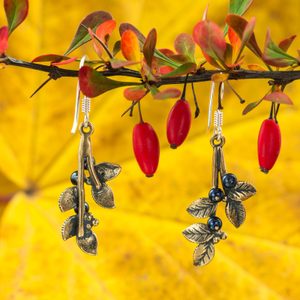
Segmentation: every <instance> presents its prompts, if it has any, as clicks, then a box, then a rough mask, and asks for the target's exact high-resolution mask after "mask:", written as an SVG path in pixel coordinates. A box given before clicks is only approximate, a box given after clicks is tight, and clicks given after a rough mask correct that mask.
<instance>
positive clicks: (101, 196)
mask: <svg viewBox="0 0 300 300" xmlns="http://www.w3.org/2000/svg"><path fill="white" fill-rule="evenodd" d="M92 196H93V198H94V200H95V201H96V203H97V204H99V205H101V206H103V207H105V208H114V207H115V202H114V194H113V192H112V190H111V188H110V187H109V186H108V185H106V184H105V183H102V186H101V188H100V189H99V190H98V189H96V187H95V186H92Z"/></svg>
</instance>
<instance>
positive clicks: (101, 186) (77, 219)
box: [58, 122, 121, 255]
mask: <svg viewBox="0 0 300 300" xmlns="http://www.w3.org/2000/svg"><path fill="white" fill-rule="evenodd" d="M93 130H94V128H93V125H92V124H91V123H90V122H84V123H81V124H80V126H79V132H80V135H81V138H80V145H79V151H78V171H75V172H73V173H72V175H71V182H72V184H73V185H74V186H72V187H69V188H67V189H66V190H65V191H64V192H63V193H62V194H61V195H60V198H59V201H58V204H59V208H60V210H61V211H62V212H65V211H68V210H71V209H74V211H75V213H76V215H73V216H71V217H69V218H68V219H67V220H66V221H65V222H64V224H63V226H62V238H63V240H67V239H69V238H71V237H73V236H76V240H77V244H78V246H79V248H80V249H81V250H82V251H84V252H86V253H89V254H94V255H95V254H97V245H98V243H97V237H96V235H95V233H93V231H92V227H93V226H96V225H98V220H97V219H95V218H94V217H93V215H92V214H91V213H90V212H89V206H88V204H87V202H86V199H85V189H84V185H85V184H87V185H90V186H91V188H92V191H91V192H92V197H93V199H94V200H95V202H96V203H97V204H99V205H100V206H102V207H105V208H114V206H115V204H114V196H113V192H112V190H111V189H110V187H109V186H108V185H107V184H106V181H108V180H111V179H113V178H115V177H116V176H118V175H119V173H120V171H121V167H120V166H119V165H117V164H111V163H100V164H97V165H96V164H95V160H94V158H93V155H92V145H91V140H90V135H91V134H92V133H93ZM85 173H88V176H86V174H85Z"/></svg>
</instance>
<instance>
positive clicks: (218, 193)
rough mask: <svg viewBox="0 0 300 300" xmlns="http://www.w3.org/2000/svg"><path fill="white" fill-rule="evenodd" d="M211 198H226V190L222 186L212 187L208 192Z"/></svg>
mask: <svg viewBox="0 0 300 300" xmlns="http://www.w3.org/2000/svg"><path fill="white" fill-rule="evenodd" d="M208 197H209V199H210V200H211V201H212V202H220V201H222V200H223V199H224V197H225V195H224V192H223V191H222V190H221V189H220V188H212V189H211V190H210V191H209V194H208Z"/></svg>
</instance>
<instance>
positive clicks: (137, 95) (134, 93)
mask: <svg viewBox="0 0 300 300" xmlns="http://www.w3.org/2000/svg"><path fill="white" fill-rule="evenodd" d="M123 94H124V97H125V98H126V99H127V100H130V101H139V100H141V99H142V98H143V97H144V96H145V95H146V94H147V90H146V89H145V88H144V86H135V87H130V88H127V89H125V90H124V92H123Z"/></svg>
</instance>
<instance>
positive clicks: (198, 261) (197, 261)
mask: <svg viewBox="0 0 300 300" xmlns="http://www.w3.org/2000/svg"><path fill="white" fill-rule="evenodd" d="M214 255H215V248H214V244H213V243H212V242H206V243H204V244H200V245H198V247H197V248H196V249H195V252H194V265H195V266H205V265H207V264H208V263H209V262H210V261H211V260H212V259H213V257H214Z"/></svg>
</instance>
